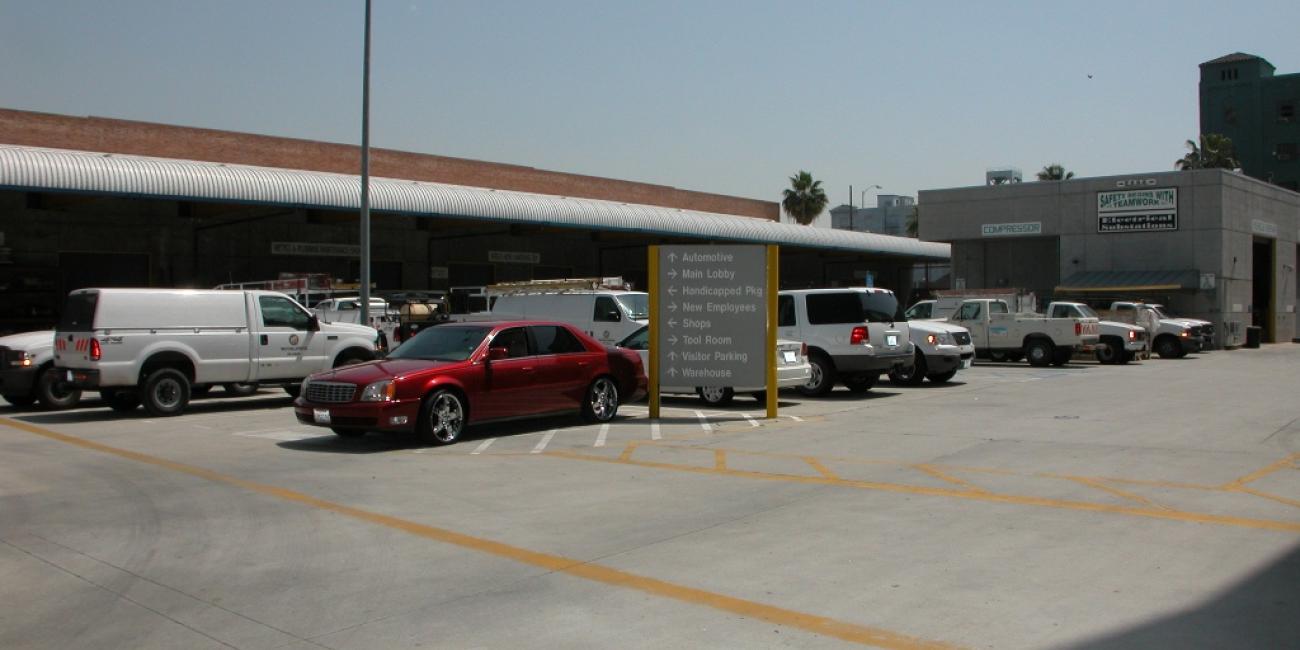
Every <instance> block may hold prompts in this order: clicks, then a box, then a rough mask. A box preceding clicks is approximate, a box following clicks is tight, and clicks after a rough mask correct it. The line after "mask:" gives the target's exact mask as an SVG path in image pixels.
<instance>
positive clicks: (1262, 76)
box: [1200, 52, 1300, 190]
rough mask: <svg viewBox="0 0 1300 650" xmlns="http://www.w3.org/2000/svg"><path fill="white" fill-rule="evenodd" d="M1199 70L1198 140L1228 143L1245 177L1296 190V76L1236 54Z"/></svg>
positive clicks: (1299, 82) (1299, 79)
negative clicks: (1216, 138) (1214, 136)
mask: <svg viewBox="0 0 1300 650" xmlns="http://www.w3.org/2000/svg"><path fill="white" fill-rule="evenodd" d="M1200 67H1201V85H1200V98H1201V134H1202V135H1205V134H1207V133H1219V134H1222V135H1226V136H1228V137H1229V138H1231V139H1232V144H1233V148H1234V150H1235V152H1236V156H1237V159H1238V160H1240V161H1241V167H1242V171H1243V172H1245V173H1246V174H1247V175H1249V176H1253V177H1255V178H1258V179H1260V180H1264V181H1268V182H1270V183H1275V184H1277V185H1279V186H1282V187H1285V188H1287V189H1290V190H1297V189H1300V119H1298V118H1300V115H1298V114H1297V110H1296V108H1297V104H1300V73H1298V74H1285V75H1277V74H1274V71H1275V68H1274V67H1273V64H1271V63H1269V62H1268V61H1266V60H1264V59H1263V58H1262V57H1258V56H1255V55H1253V54H1244V53H1241V52H1235V53H1233V54H1229V55H1227V56H1222V57H1219V58H1217V59H1214V60H1213V61H1206V62H1205V63H1202V64H1201V66H1200Z"/></svg>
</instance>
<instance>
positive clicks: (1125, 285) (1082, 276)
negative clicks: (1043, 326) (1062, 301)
mask: <svg viewBox="0 0 1300 650" xmlns="http://www.w3.org/2000/svg"><path fill="white" fill-rule="evenodd" d="M1200 278H1201V275H1200V273H1199V272H1197V271H1195V270H1182V271H1080V272H1078V273H1074V274H1072V275H1071V276H1070V277H1068V278H1066V279H1065V281H1064V282H1062V283H1061V285H1060V286H1058V287H1056V291H1057V293H1081V292H1087V293H1135V292H1141V291H1189V290H1192V291H1194V290H1196V289H1199V288H1200V286H1201V285H1200Z"/></svg>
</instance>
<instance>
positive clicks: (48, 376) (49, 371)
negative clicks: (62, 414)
mask: <svg viewBox="0 0 1300 650" xmlns="http://www.w3.org/2000/svg"><path fill="white" fill-rule="evenodd" d="M60 375H61V373H60V372H59V371H58V370H55V369H54V366H50V367H48V368H46V369H45V370H42V371H41V374H40V375H39V376H37V377H36V391H35V393H36V399H38V400H40V402H41V408H43V409H46V410H49V411H58V410H60V409H68V408H72V407H74V406H76V405H77V402H80V401H81V391H80V390H78V389H76V388H73V387H72V386H69V385H68V382H66V381H63V379H62V377H60Z"/></svg>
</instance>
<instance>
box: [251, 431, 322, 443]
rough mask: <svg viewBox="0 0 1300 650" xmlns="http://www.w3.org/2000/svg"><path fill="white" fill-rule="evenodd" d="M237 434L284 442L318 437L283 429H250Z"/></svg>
mask: <svg viewBox="0 0 1300 650" xmlns="http://www.w3.org/2000/svg"><path fill="white" fill-rule="evenodd" d="M235 435H237V436H243V437H245V438H266V439H267V440H279V441H282V442H296V441H298V440H306V439H308V438H315V437H316V434H314V433H306V434H304V433H294V432H292V431H284V430H282V429H281V430H278V431H250V432H246V433H236V434H235Z"/></svg>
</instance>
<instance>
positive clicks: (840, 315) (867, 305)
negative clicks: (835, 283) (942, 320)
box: [806, 291, 907, 325]
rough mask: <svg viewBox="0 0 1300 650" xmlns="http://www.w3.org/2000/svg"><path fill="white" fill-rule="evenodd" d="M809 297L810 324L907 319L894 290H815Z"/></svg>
mask: <svg viewBox="0 0 1300 650" xmlns="http://www.w3.org/2000/svg"><path fill="white" fill-rule="evenodd" d="M806 299H807V306H808V323H809V324H810V325H834V324H842V323H892V322H895V321H901V320H907V319H906V318H904V317H903V314H902V313H900V312H899V305H898V299H897V298H895V297H894V294H892V293H874V292H859V291H846V292H844V293H812V294H808V296H807V298H806Z"/></svg>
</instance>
